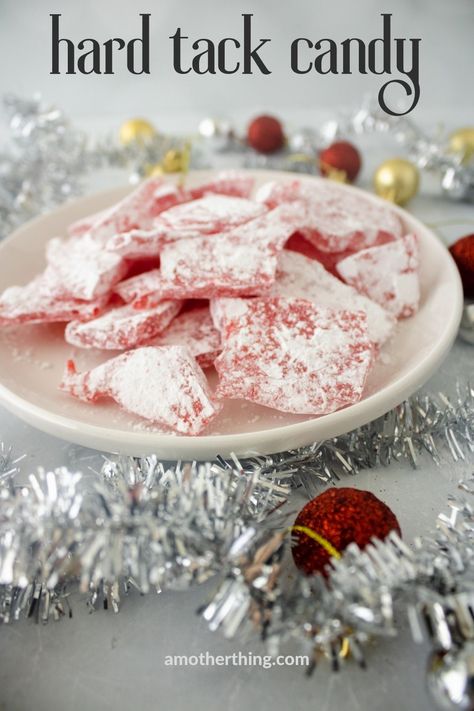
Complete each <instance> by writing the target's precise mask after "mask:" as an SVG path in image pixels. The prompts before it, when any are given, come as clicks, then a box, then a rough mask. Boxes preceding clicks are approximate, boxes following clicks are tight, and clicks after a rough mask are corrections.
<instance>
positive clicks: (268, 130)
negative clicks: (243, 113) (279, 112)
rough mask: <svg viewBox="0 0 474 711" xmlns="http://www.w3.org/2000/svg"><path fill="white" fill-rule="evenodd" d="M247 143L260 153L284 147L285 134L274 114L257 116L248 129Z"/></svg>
mask: <svg viewBox="0 0 474 711" xmlns="http://www.w3.org/2000/svg"><path fill="white" fill-rule="evenodd" d="M247 143H248V144H249V146H251V147H252V148H253V149H254V150H256V151H258V152H259V153H275V151H279V150H280V148H283V145H284V143H285V134H284V133H283V127H282V125H281V123H280V121H279V120H278V119H276V118H274V117H273V116H257V118H255V119H254V120H253V121H252V122H251V123H250V124H249V127H248V129H247Z"/></svg>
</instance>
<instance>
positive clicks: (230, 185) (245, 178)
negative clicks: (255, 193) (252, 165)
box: [189, 170, 255, 200]
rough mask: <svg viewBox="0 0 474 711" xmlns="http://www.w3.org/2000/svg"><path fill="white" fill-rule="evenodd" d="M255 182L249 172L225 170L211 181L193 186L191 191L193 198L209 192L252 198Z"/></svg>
mask: <svg viewBox="0 0 474 711" xmlns="http://www.w3.org/2000/svg"><path fill="white" fill-rule="evenodd" d="M254 184H255V180H254V179H253V178H252V177H251V176H250V175H249V174H248V173H243V172H241V171H238V170H223V171H222V172H220V173H217V175H216V176H215V178H213V179H212V180H210V181H209V182H207V183H203V184H202V185H199V186H198V187H197V188H191V189H190V190H189V193H190V198H191V199H192V200H196V199H198V198H201V197H204V196H205V195H209V194H214V195H229V196H232V197H240V198H250V196H251V194H252V190H253V187H254Z"/></svg>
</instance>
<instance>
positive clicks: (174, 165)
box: [161, 148, 189, 173]
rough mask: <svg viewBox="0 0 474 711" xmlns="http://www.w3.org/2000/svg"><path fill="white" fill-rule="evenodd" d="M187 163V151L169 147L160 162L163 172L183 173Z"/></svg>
mask: <svg viewBox="0 0 474 711" xmlns="http://www.w3.org/2000/svg"><path fill="white" fill-rule="evenodd" d="M188 164H189V151H188V150H187V149H186V148H184V149H183V150H176V149H171V150H169V151H167V152H166V153H165V156H164V158H163V160H162V162H161V166H162V168H163V172H164V173H185V172H186V171H187V169H188Z"/></svg>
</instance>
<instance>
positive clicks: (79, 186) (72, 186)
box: [0, 95, 196, 239]
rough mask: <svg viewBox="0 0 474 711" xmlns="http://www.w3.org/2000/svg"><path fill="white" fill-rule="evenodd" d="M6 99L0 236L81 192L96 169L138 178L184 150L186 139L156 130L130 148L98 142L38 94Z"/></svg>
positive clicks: (0, 162) (109, 139)
mask: <svg viewBox="0 0 474 711" xmlns="http://www.w3.org/2000/svg"><path fill="white" fill-rule="evenodd" d="M3 103H4V107H5V111H6V115H7V119H8V125H9V129H10V142H9V143H8V144H7V148H6V149H5V150H4V151H2V152H0V239H1V238H2V237H5V236H7V235H8V234H9V232H11V231H12V230H13V229H15V227H18V226H19V225H20V224H22V223H23V222H25V221H27V220H30V219H31V218H33V217H35V216H36V215H38V214H40V213H41V212H44V211H46V210H49V209H51V208H53V207H55V206H57V205H59V204H61V203H63V202H64V201H65V200H67V199H68V198H71V197H77V196H79V195H81V194H82V193H83V192H84V186H85V180H86V178H87V177H88V176H90V174H92V173H94V172H95V171H97V170H100V169H104V168H119V169H122V170H125V171H127V173H128V175H129V179H130V181H131V182H136V181H137V180H139V179H140V178H141V177H143V176H144V175H145V174H146V171H147V169H148V168H149V167H150V166H154V165H156V164H157V163H159V162H160V161H161V160H162V159H163V157H164V155H165V154H166V152H167V151H168V150H170V149H182V148H183V146H184V145H185V143H186V140H187V139H186V138H185V137H183V136H181V137H177V136H168V135H162V134H156V135H155V136H153V137H152V138H150V139H148V140H147V141H146V142H135V143H133V144H129V145H125V146H124V145H121V144H120V143H119V142H118V141H117V140H115V139H114V138H112V137H111V136H109V137H106V138H102V139H100V140H97V141H93V140H92V139H91V137H89V136H88V135H87V134H86V133H85V132H84V131H80V130H79V129H77V128H76V127H75V126H74V125H73V124H72V123H71V122H70V120H69V119H68V118H67V116H66V115H65V114H64V112H63V111H62V110H61V109H59V108H57V107H55V106H49V105H47V104H45V103H43V101H42V100H41V97H39V96H38V97H35V98H33V99H30V100H28V99H23V98H20V97H17V96H12V95H9V96H7V97H5V98H4V101H3ZM195 157H196V155H195Z"/></svg>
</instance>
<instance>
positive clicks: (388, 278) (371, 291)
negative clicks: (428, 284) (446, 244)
mask: <svg viewBox="0 0 474 711" xmlns="http://www.w3.org/2000/svg"><path fill="white" fill-rule="evenodd" d="M418 269H419V255H418V241H417V238H416V236H415V235H406V236H405V237H403V238H402V239H399V240H397V241H396V242H390V243H389V244H385V245H382V246H379V247H371V248H369V249H364V250H362V251H361V252H357V253H356V254H353V255H351V256H350V257H346V259H343V260H342V261H340V262H338V264H337V270H338V272H339V274H340V275H341V277H342V278H343V279H344V280H345V281H346V282H347V283H348V284H351V286H353V287H354V288H355V289H357V291H359V292H360V293H361V294H366V295H367V296H368V297H369V298H371V299H373V300H374V301H376V302H377V303H378V304H380V305H381V306H383V307H384V308H385V309H387V311H389V312H390V313H392V314H393V315H394V316H395V317H396V318H408V317H409V316H413V314H415V313H416V311H417V310H418V306H419V302H420V282H419V278H418Z"/></svg>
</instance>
